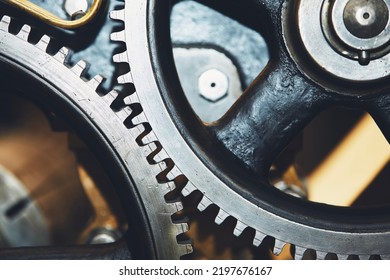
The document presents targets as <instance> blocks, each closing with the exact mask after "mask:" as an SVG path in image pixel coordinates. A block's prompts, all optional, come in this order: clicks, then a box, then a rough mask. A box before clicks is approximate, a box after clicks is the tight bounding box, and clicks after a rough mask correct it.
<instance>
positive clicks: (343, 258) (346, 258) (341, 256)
mask: <svg viewBox="0 0 390 280" xmlns="http://www.w3.org/2000/svg"><path fill="white" fill-rule="evenodd" d="M348 257H349V255H341V254H337V258H338V259H339V260H348Z"/></svg>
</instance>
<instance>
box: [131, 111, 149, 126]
mask: <svg viewBox="0 0 390 280" xmlns="http://www.w3.org/2000/svg"><path fill="white" fill-rule="evenodd" d="M131 122H132V123H133V124H134V126H137V125H140V124H143V123H147V122H148V119H147V118H146V115H145V114H144V113H143V112H142V113H140V114H139V115H137V116H135V117H134V118H133V119H132V120H131Z"/></svg>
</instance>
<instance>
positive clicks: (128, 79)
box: [117, 72, 134, 85]
mask: <svg viewBox="0 0 390 280" xmlns="http://www.w3.org/2000/svg"><path fill="white" fill-rule="evenodd" d="M117 81H118V83H120V84H122V85H125V84H134V82H133V76H132V75H131V73H130V72H127V73H126V74H123V75H122V76H119V77H118V78H117Z"/></svg>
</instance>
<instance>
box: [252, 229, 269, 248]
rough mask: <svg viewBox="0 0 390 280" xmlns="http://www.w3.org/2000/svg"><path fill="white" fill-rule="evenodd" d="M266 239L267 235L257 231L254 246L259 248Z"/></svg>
mask: <svg viewBox="0 0 390 280" xmlns="http://www.w3.org/2000/svg"><path fill="white" fill-rule="evenodd" d="M265 237H266V235H265V234H264V233H262V232H260V231H257V230H256V233H255V237H254V238H253V245H254V246H256V247H259V246H260V245H261V243H262V242H263V240H264V238H265Z"/></svg>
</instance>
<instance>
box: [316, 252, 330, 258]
mask: <svg viewBox="0 0 390 280" xmlns="http://www.w3.org/2000/svg"><path fill="white" fill-rule="evenodd" d="M327 254H328V253H326V252H320V251H317V252H316V259H317V260H325V258H326V255H327Z"/></svg>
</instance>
